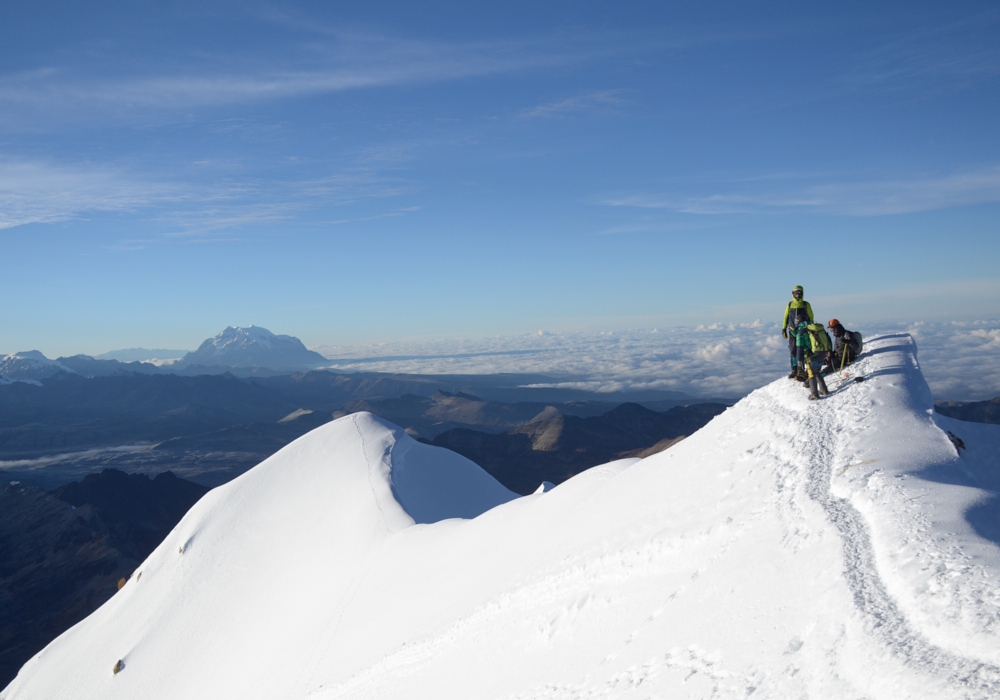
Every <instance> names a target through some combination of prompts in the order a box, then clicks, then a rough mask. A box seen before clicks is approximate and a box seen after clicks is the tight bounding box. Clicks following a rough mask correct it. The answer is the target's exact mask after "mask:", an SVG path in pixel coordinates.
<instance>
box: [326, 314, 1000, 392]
mask: <svg viewBox="0 0 1000 700" xmlns="http://www.w3.org/2000/svg"><path fill="white" fill-rule="evenodd" d="M856 330H858V331H860V332H861V333H862V334H863V335H864V337H866V338H871V337H874V336H876V335H883V334H885V333H893V332H907V333H910V334H911V335H912V336H913V337H914V338H915V339H916V341H917V348H918V358H919V360H920V365H921V368H922V370H923V372H924V376H925V377H926V378H927V382H928V384H929V385H930V387H931V391H932V392H933V394H934V398H935V399H936V400H982V399H988V398H993V397H995V396H1000V360H998V358H1000V352H998V351H1000V321H974V322H969V323H957V322H955V323H924V322H916V323H910V324H899V325H893V326H889V325H884V324H883V325H879V326H858V327H856ZM314 349H316V350H318V351H319V352H320V353H322V354H323V355H325V356H327V357H329V358H330V359H331V364H330V367H331V368H333V369H338V370H342V371H369V372H400V373H412V374H492V373H507V372H509V373H518V374H522V373H530V374H544V375H547V376H549V377H551V378H552V380H553V381H552V382H551V383H548V384H546V386H558V387H565V388H574V389H585V390H588V391H598V392H612V391H619V390H625V389H663V390H672V391H683V392H686V393H689V394H692V395H695V396H702V397H732V398H736V397H740V396H743V395H745V394H747V393H749V392H751V391H753V390H754V389H757V388H759V387H761V386H763V385H765V384H767V383H769V382H771V381H773V380H774V379H776V378H777V377H780V376H782V375H783V374H785V373H786V372H787V371H788V351H787V346H786V341H785V340H784V339H782V337H781V333H780V329H779V328H778V326H777V324H765V323H762V322H760V321H757V322H755V323H752V324H713V325H712V326H698V327H697V328H669V329H664V330H656V329H654V330H630V331H621V332H608V333H547V332H544V331H541V332H539V333H537V334H530V335H519V336H498V337H492V338H480V339H474V340H469V339H463V340H415V341H400V342H393V343H383V344H378V345H364V346H321V347H318V348H314Z"/></svg>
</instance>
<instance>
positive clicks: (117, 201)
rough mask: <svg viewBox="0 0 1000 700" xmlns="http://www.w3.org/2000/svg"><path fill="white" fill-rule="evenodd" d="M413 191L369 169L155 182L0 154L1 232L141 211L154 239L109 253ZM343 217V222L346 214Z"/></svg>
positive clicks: (115, 169) (120, 170)
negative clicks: (306, 175) (299, 176)
mask: <svg viewBox="0 0 1000 700" xmlns="http://www.w3.org/2000/svg"><path fill="white" fill-rule="evenodd" d="M416 191H417V187H416V185H415V184H414V183H411V182H408V181H406V180H403V179H401V178H399V177H396V176H392V175H387V174H385V173H383V172H381V171H379V170H377V169H375V168H372V167H352V168H345V169H343V170H341V171H339V172H334V173H331V174H329V175H326V176H322V177H316V178H310V179H304V180H274V179H271V180H249V179H247V180H242V181H235V180H234V181H230V180H222V179H220V180H216V181H211V182H207V183H206V182H203V181H180V182H170V181H158V180H156V179H153V178H152V177H150V176H146V175H144V174H143V173H141V172H137V171H136V170H134V169H130V168H126V167H124V166H116V165H109V164H94V163H75V164H64V163H56V162H52V161H41V160H34V161H28V160H12V159H0V229H7V228H12V227H15V226H22V225H25V224H33V223H34V224H38V223H41V224H45V223H56V222H60V221H68V220H72V219H79V218H82V217H86V216H89V215H92V214H94V213H98V212H130V213H140V214H141V216H142V218H143V220H144V221H145V222H146V223H148V224H151V225H153V228H155V229H158V230H165V231H166V233H162V234H160V235H158V236H157V237H155V238H150V237H148V236H147V237H141V238H130V239H127V240H121V241H119V242H118V243H117V244H115V245H114V246H112V249H114V250H136V249H140V248H144V247H148V246H149V245H151V244H152V243H153V241H159V242H163V241H165V240H171V239H174V240H179V239H196V238H200V239H203V240H213V241H216V242H218V241H222V240H225V241H231V240H235V239H234V238H232V237H231V236H223V237H220V236H219V232H220V231H226V230H229V231H232V230H239V229H245V228H248V227H259V226H264V225H268V224H275V223H279V222H285V221H290V220H292V219H295V218H296V217H298V216H300V215H302V214H303V213H304V212H307V211H311V210H318V209H324V208H331V207H341V206H345V205H349V204H354V203H357V202H360V201H363V200H378V199H392V198H395V197H400V196H403V195H408V194H412V193H414V192H416ZM416 209H417V207H399V206H396V207H392V208H391V209H390V210H389V211H388V212H384V213H382V214H378V215H373V216H369V217H361V218H357V219H356V220H363V219H364V218H380V217H390V216H399V215H401V214H403V213H407V212H412V211H415V210H416ZM345 220H346V219H345Z"/></svg>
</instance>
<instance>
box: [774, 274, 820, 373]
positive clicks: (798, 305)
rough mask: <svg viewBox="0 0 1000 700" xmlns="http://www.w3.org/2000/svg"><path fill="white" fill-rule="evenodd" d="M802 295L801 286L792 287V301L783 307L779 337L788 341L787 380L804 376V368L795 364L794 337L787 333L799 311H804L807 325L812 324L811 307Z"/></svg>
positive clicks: (794, 322) (794, 323) (793, 325)
mask: <svg viewBox="0 0 1000 700" xmlns="http://www.w3.org/2000/svg"><path fill="white" fill-rule="evenodd" d="M802 294H803V291H802V286H801V285H796V286H794V287H792V300H791V301H790V302H788V305H787V306H785V318H784V319H783V320H782V321H781V337H782V338H786V339H787V340H788V355H789V358H790V361H791V363H792V371H791V373H790V374H789V375H788V378H789V379H795V376H796V375H797V374H799V372H802V373H803V374H805V371H806V369H805V367H801V366H799V364H798V363H797V362H796V357H795V355H796V352H795V335H794V334H791V333H789V331H791V330H792V329H793V328H794V327H795V325H796V320H795V317H796V315H797V314H798V312H799V311H800V310H801V311H805V314H806V319H807V320H808V322H809V323H812V322H813V310H812V306H811V305H810V304H809V302H808V301H806V300H805V299H803V298H802Z"/></svg>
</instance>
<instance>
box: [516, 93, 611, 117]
mask: <svg viewBox="0 0 1000 700" xmlns="http://www.w3.org/2000/svg"><path fill="white" fill-rule="evenodd" d="M623 92H624V90H595V91H593V92H588V93H585V94H582V95H575V96H573V97H567V98H566V99H563V100H557V101H554V102H546V103H544V104H540V105H538V106H537V107H532V108H531V109H528V110H525V111H523V112H521V116H522V117H524V118H526V119H530V118H533V117H543V118H553V117H564V116H567V115H569V114H573V113H576V112H593V111H596V110H601V109H607V108H609V107H616V106H618V105H621V104H623V103H624V102H625V100H623V99H622V98H621V97H620V95H621V94H622V93H623Z"/></svg>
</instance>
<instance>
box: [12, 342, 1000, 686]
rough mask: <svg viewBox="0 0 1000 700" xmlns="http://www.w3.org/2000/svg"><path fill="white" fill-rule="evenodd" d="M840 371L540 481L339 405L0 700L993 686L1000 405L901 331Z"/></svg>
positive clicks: (223, 490) (154, 559) (207, 507)
mask: <svg viewBox="0 0 1000 700" xmlns="http://www.w3.org/2000/svg"><path fill="white" fill-rule="evenodd" d="M850 374H851V375H852V376H851V377H849V378H848V380H847V381H843V382H838V381H831V382H830V388H831V390H832V393H831V395H830V396H829V397H828V398H826V399H824V400H821V401H817V402H810V401H808V400H807V399H806V392H805V391H803V390H802V389H801V388H800V387H799V386H798V385H797V383H796V382H792V381H789V380H787V379H784V378H782V379H780V380H777V381H775V382H774V383H772V384H770V385H768V386H765V387H763V388H762V389H759V390H757V391H755V392H754V393H752V394H751V395H750V396H748V397H747V398H745V399H744V400H743V401H741V402H740V403H739V404H737V405H736V406H734V407H732V408H731V409H729V410H728V411H726V412H725V413H724V414H722V415H720V416H718V417H717V418H715V419H714V420H713V421H712V422H711V423H710V424H709V425H708V426H706V427H705V428H703V429H702V430H700V431H698V432H697V433H695V434H694V435H693V436H691V437H690V438H688V439H687V440H685V441H684V442H682V443H680V444H679V445H677V446H675V447H672V448H671V449H670V450H668V451H666V452H663V453H660V454H657V455H654V456H652V457H649V458H647V459H644V460H641V461H639V460H626V461H622V462H616V463H612V464H608V465H605V466H602V467H596V468H594V469H591V470H589V471H587V472H584V473H583V474H580V475H579V476H577V477H575V478H573V479H571V480H569V481H567V482H565V483H563V484H561V485H560V486H558V487H556V488H554V489H551V490H548V491H544V492H543V490H541V489H540V490H539V492H537V493H535V494H534V495H531V496H526V497H523V498H515V497H514V494H512V493H510V492H508V491H506V490H505V489H503V488H502V487H501V486H500V485H499V484H497V483H496V482H495V481H493V479H492V478H491V477H489V476H488V475H487V474H485V472H483V471H482V470H480V469H479V468H478V467H476V466H475V465H474V464H472V463H471V462H468V461H467V460H465V459H464V458H462V457H459V456H457V455H455V454H453V453H450V452H448V451H445V450H441V449H438V448H434V447H431V446H428V445H424V444H420V443H417V442H415V441H413V440H412V439H410V438H409V437H408V436H407V435H406V434H405V433H403V431H402V430H400V429H398V428H396V427H394V426H392V425H389V424H387V423H385V422H383V421H381V420H380V419H378V418H375V417H373V416H372V415H370V414H365V413H360V414H354V415H350V416H346V417H344V418H341V419H340V420H337V421H334V422H332V423H329V424H327V425H325V426H323V427H320V428H318V429H316V430H315V431H313V432H311V433H309V434H308V435H306V436H304V437H302V438H300V439H299V440H297V441H296V442H294V443H292V444H291V445H289V446H288V447H286V448H285V449H283V450H282V451H281V452H279V453H277V454H275V455H274V456H272V457H271V458H269V459H268V460H266V461H264V462H263V463H261V464H260V465H258V466H257V467H256V468H254V469H253V470H251V471H250V472H247V473H246V474H244V475H243V476H241V477H239V478H238V479H236V480H234V481H232V482H230V483H229V484H226V485H225V486H222V487H219V488H217V489H215V490H214V491H212V492H210V493H209V494H208V495H207V496H205V497H204V498H203V499H202V500H201V501H200V502H199V503H198V504H196V505H195V506H194V507H193V508H192V509H191V511H190V512H189V513H188V514H187V516H186V517H185V518H184V519H183V520H182V521H181V522H180V523H179V524H178V526H177V527H176V528H175V530H174V531H173V532H172V533H171V534H170V535H169V536H168V537H167V539H166V540H165V541H164V542H163V543H162V545H161V546H160V547H159V548H158V549H157V550H156V551H154V552H153V554H152V555H150V557H149V558H148V559H147V560H146V561H145V562H144V563H143V564H142V565H141V566H140V567H139V568H138V569H137V570H136V572H135V574H134V575H133V576H132V578H131V579H130V580H129V582H128V583H127V584H126V585H125V586H124V588H123V589H122V590H121V591H120V592H119V593H118V594H117V595H115V596H114V597H113V598H112V599H111V600H110V601H109V602H108V603H107V604H105V605H104V606H103V607H102V608H100V609H99V610H98V611H96V612H95V613H94V614H92V615H91V616H90V617H88V618H87V619H86V620H84V621H83V622H81V623H80V624H78V625H76V626H75V627H73V628H72V629H70V630H69V631H67V632H66V633H65V634H63V635H62V636H60V637H59V638H58V639H56V640H55V641H54V642H52V643H51V644H50V645H49V646H48V647H47V648H46V649H44V650H43V651H42V652H41V653H39V654H38V655H37V656H36V657H34V658H33V659H32V660H31V661H29V662H28V663H27V664H26V665H25V666H24V667H23V668H22V670H21V672H20V674H19V675H18V677H17V678H16V679H15V680H14V682H13V683H12V684H11V685H10V686H9V687H8V688H7V689H6V690H5V691H3V692H0V700H43V699H45V700H47V699H49V698H58V697H73V698H77V699H80V700H84V699H87V698H93V699H95V700H96V699H100V700H112V699H114V698H122V699H123V700H124V699H126V698H135V697H142V698H146V699H150V700H151V699H154V698H164V699H166V698H189V697H205V698H234V699H235V698H240V699H246V698H262V699H263V698H268V699H271V698H282V699H289V700H291V699H297V698H303V699H304V698H310V699H313V700H332V699H334V698H379V699H380V700H389V699H392V698H399V699H401V700H402V699H406V700H411V699H412V698H435V700H439V699H440V700H443V699H447V698H455V699H456V700H468V699H469V698H552V699H566V700H569V699H570V698H632V697H634V698H650V697H659V698H680V697H685V698H687V697H690V698H746V697H752V698H754V699H755V700H756V699H758V698H774V699H781V700H785V699H787V698H800V697H809V698H830V699H836V700H842V699H843V698H860V697H865V698H873V699H874V698H886V699H893V700H895V699H897V698H935V699H940V698H989V697H998V696H1000V588H998V585H997V581H998V580H1000V579H998V577H1000V549H998V547H997V544H996V541H995V539H996V537H997V528H996V527H995V517H996V516H995V512H996V501H995V499H996V494H995V493H994V492H991V491H987V490H984V489H983V488H981V484H983V483H987V482H986V480H988V479H992V478H996V475H997V471H996V470H997V467H998V465H997V461H996V460H997V450H996V449H995V447H996V445H998V444H1000V426H991V425H972V424H966V423H959V422H956V421H951V420H949V419H946V418H941V417H939V416H936V415H935V414H934V412H933V407H932V401H931V395H930V392H929V390H928V388H927V384H926V382H925V381H924V378H923V376H922V374H921V372H920V369H919V366H918V363H917V356H916V347H915V345H914V343H913V341H912V339H911V338H910V337H909V336H908V335H905V334H901V335H894V336H883V337H881V338H875V339H871V340H869V341H868V346H867V348H866V353H865V355H864V356H863V358H862V359H861V361H860V362H858V363H857V364H856V365H854V366H853V367H852V368H851V369H850ZM856 377H857V378H863V379H864V381H862V382H855V381H853V379H855V378H856ZM947 431H952V433H953V434H954V435H955V436H957V438H961V439H962V441H963V444H964V445H965V448H964V449H960V448H959V447H958V443H957V438H953V437H952V436H950V435H949V434H948V432H947ZM994 488H995V486H994ZM991 518H992V520H991ZM990 522H992V523H993V525H992V528H993V529H992V530H991V529H990V528H991V526H990ZM990 538H993V539H990Z"/></svg>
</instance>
